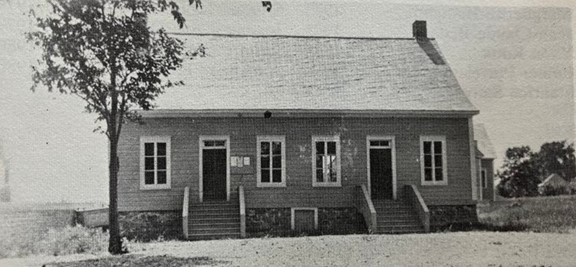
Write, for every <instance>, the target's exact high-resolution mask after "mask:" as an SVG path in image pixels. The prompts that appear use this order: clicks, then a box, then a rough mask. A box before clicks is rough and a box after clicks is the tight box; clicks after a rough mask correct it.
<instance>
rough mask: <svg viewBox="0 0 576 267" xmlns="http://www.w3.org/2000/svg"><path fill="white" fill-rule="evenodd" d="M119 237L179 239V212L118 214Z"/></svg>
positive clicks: (140, 239) (180, 232)
mask: <svg viewBox="0 0 576 267" xmlns="http://www.w3.org/2000/svg"><path fill="white" fill-rule="evenodd" d="M118 220H119V222H120V235H121V236H122V237H126V238H128V239H130V240H138V241H150V240H157V239H181V238H182V237H183V234H182V212H181V211H131V212H120V214H119V217H118Z"/></svg>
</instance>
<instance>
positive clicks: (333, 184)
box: [312, 135, 342, 187]
mask: <svg viewBox="0 0 576 267" xmlns="http://www.w3.org/2000/svg"><path fill="white" fill-rule="evenodd" d="M318 141H324V142H326V141H329V142H336V182H317V181H316V142H318ZM341 157H342V155H341V154H340V136H339V135H334V136H312V186H313V187H341V186H342V179H341V177H342V173H341V168H340V158H341Z"/></svg>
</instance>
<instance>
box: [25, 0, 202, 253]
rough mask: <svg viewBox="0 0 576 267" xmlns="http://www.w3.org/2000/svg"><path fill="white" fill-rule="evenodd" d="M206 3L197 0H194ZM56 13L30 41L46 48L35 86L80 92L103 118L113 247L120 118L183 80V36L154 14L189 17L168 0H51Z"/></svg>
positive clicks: (116, 248) (118, 244) (118, 249)
mask: <svg viewBox="0 0 576 267" xmlns="http://www.w3.org/2000/svg"><path fill="white" fill-rule="evenodd" d="M189 3H190V4H194V3H195V4H196V8H201V4H200V1H199V0H189ZM48 5H49V7H50V14H48V15H47V16H45V17H40V16H36V15H35V12H34V11H33V10H31V15H32V16H33V18H34V19H35V23H36V26H37V27H38V30H37V31H33V32H29V33H27V39H28V40H29V41H30V42H33V43H34V44H35V45H37V46H39V47H40V48H41V50H42V55H41V58H40V59H39V60H38V63H39V64H38V66H33V67H32V70H33V75H32V78H33V81H34V85H33V86H32V90H33V91H34V90H35V89H36V88H37V86H38V85H44V86H46V87H47V88H48V90H49V91H54V90H57V91H59V92H61V93H65V94H71V95H75V96H78V97H80V98H81V99H83V100H84V101H85V104H86V106H85V109H86V111H87V112H90V113H95V114H96V115H97V121H104V122H105V129H102V128H100V127H98V128H97V129H96V130H100V131H101V132H102V133H105V134H106V136H107V137H108V141H109V153H110V154H109V182H110V184H109V194H110V203H109V210H110V211H109V215H110V216H109V220H110V221H109V229H110V240H109V247H108V250H109V251H110V253H112V254H119V253H122V252H125V249H123V248H122V241H121V237H120V229H119V223H118V207H117V184H118V170H119V160H118V157H117V148H118V140H119V139H120V133H121V131H122V124H123V123H124V122H125V121H126V120H137V119H138V114H137V113H136V111H135V109H136V108H141V109H144V110H147V109H150V108H152V107H153V101H154V100H155V98H156V97H157V96H158V95H160V94H161V93H163V92H164V90H165V89H166V88H169V87H171V86H174V85H177V84H181V82H172V81H170V80H169V79H168V76H169V75H170V73H171V72H172V71H174V70H176V69H177V68H179V67H180V66H181V64H182V61H183V55H185V54H186V53H184V54H183V47H182V42H181V41H180V40H178V39H176V38H174V37H171V36H170V35H168V34H167V33H166V31H165V30H164V29H162V28H160V29H158V30H152V29H151V28H149V27H148V25H147V23H146V21H147V18H148V15H150V14H153V13H159V12H170V13H171V14H172V16H173V17H174V19H175V20H176V22H177V23H178V24H179V26H180V27H182V26H183V25H184V23H185V19H184V17H183V16H182V14H181V13H180V11H179V7H178V5H177V4H176V3H175V2H173V1H170V2H168V1H167V0H156V1H153V0H51V1H49V2H48Z"/></svg>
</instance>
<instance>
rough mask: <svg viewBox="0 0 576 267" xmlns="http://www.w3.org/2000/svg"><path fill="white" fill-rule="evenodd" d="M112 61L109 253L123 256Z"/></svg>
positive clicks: (116, 113)
mask: <svg viewBox="0 0 576 267" xmlns="http://www.w3.org/2000/svg"><path fill="white" fill-rule="evenodd" d="M111 58H113V59H114V60H111V66H112V67H111V73H110V81H111V83H110V87H111V92H110V97H111V106H110V117H109V121H108V140H109V141H110V158H109V161H110V165H109V171H110V184H109V186H110V188H109V194H110V206H109V210H108V216H109V218H108V223H109V225H108V227H109V228H110V239H109V240H108V251H109V252H110V253H111V254H121V253H125V252H127V251H125V250H123V249H122V239H120V225H119V223H118V169H119V166H118V140H119V139H120V133H119V132H118V129H119V128H120V127H119V126H118V117H117V116H118V92H117V91H116V74H117V73H116V68H115V64H116V63H115V57H114V56H112V57H111Z"/></svg>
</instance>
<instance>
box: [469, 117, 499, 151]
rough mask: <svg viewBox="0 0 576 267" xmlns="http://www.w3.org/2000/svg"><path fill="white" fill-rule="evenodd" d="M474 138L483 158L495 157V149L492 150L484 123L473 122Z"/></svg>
mask: <svg viewBox="0 0 576 267" xmlns="http://www.w3.org/2000/svg"><path fill="white" fill-rule="evenodd" d="M474 139H475V140H476V142H477V144H478V150H480V152H481V153H482V155H483V158H485V159H495V158H496V151H495V150H494V146H493V145H492V142H491V141H490V137H489V136H488V132H487V131H486V128H485V127H484V124H482V123H478V124H474Z"/></svg>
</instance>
